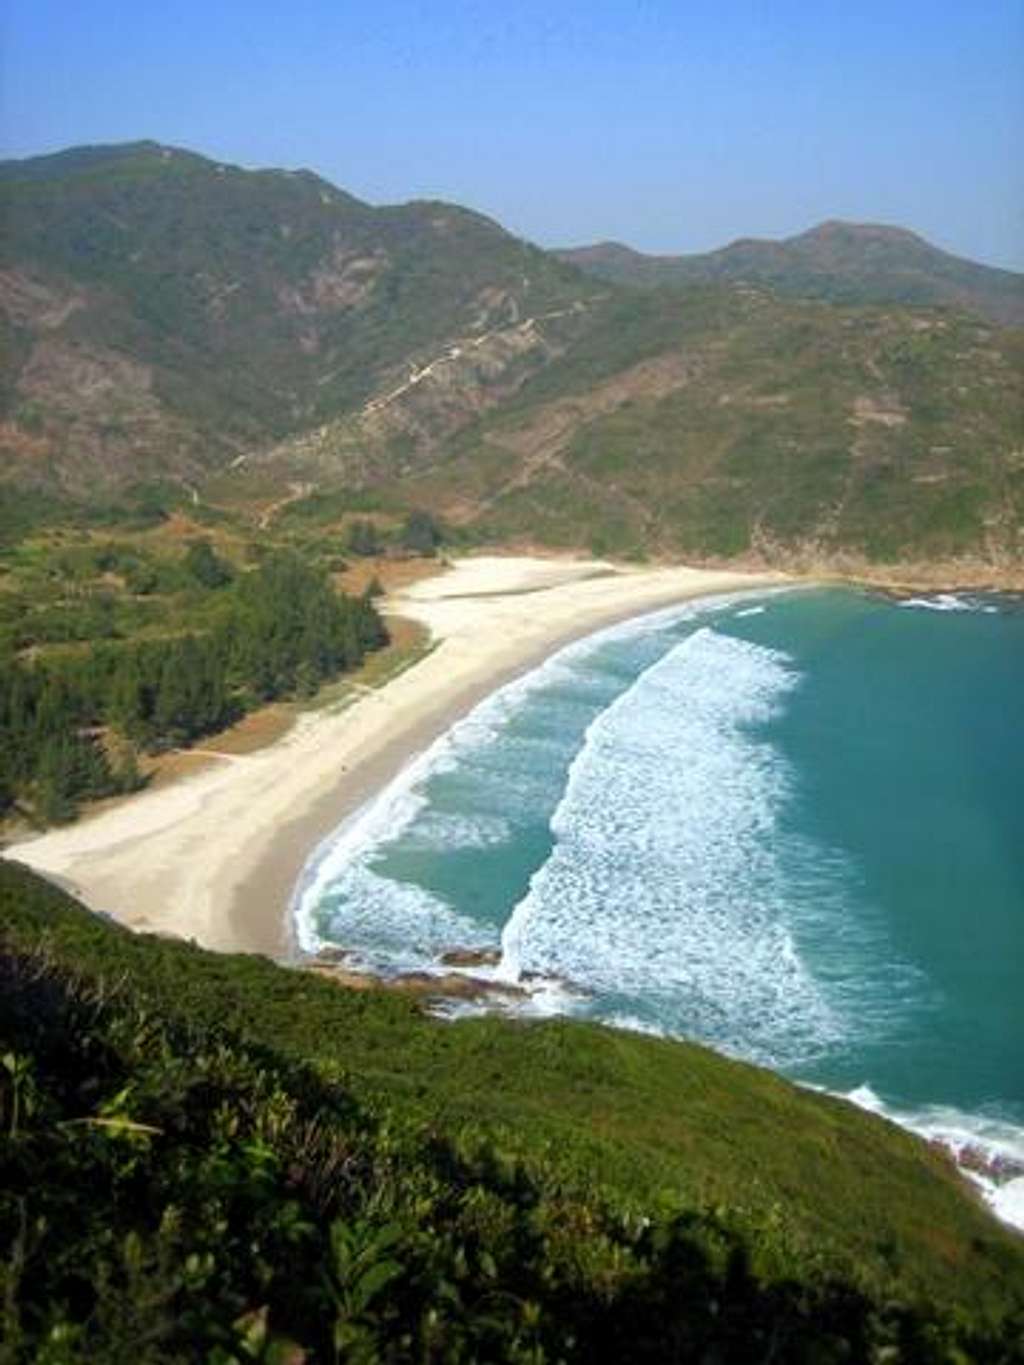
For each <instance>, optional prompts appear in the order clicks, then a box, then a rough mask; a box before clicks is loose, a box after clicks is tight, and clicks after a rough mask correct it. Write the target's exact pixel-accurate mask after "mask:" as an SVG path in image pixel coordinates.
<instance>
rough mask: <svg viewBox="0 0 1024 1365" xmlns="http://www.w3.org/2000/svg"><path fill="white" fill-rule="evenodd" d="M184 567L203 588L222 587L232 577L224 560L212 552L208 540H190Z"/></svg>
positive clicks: (228, 565)
mask: <svg viewBox="0 0 1024 1365" xmlns="http://www.w3.org/2000/svg"><path fill="white" fill-rule="evenodd" d="M185 568H186V570H187V571H188V573H190V574H191V575H192V577H193V578H194V579H195V580H196V582H197V583H199V584H201V585H202V587H204V588H211V589H215V588H223V587H226V586H227V584H228V583H230V582H231V580H232V579H233V578H234V576H235V574H234V570H233V569H232V568H231V565H230V564H228V563H227V561H226V560H223V559H221V558H220V556H219V555H217V554H215V553H214V549H213V546H212V545H211V544H210V542H209V541H208V540H192V541H190V542H189V546H188V549H187V550H186V551H185Z"/></svg>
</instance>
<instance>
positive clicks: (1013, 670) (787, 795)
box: [295, 589, 1024, 1225]
mask: <svg viewBox="0 0 1024 1365" xmlns="http://www.w3.org/2000/svg"><path fill="white" fill-rule="evenodd" d="M1022 701H1024V601H1022V600H1021V599H1015V598H1012V597H1008V596H998V595H968V594H959V595H952V594H939V595H936V596H922V597H918V598H911V599H910V600H905V601H902V602H895V601H892V600H890V599H888V598H886V597H884V596H881V595H874V594H869V593H865V592H858V591H853V590H846V589H828V590H810V589H800V590H785V591H771V592H763V591H762V592H759V593H757V594H746V595H741V596H733V597H730V598H719V599H708V600H705V601H703V602H699V603H690V604H686V605H683V606H679V607H674V608H671V609H669V610H666V611H660V612H657V613H655V614H653V615H649V616H646V617H642V618H639V619H637V620H634V621H631V622H629V623H627V624H625V625H620V626H616V627H613V628H611V629H608V630H604V631H601V632H599V633H597V634H596V635H592V636H590V637H588V638H587V639H585V640H581V641H578V642H576V643H574V644H572V645H570V646H568V647H567V648H565V649H562V650H561V651H559V652H558V653H557V654H555V655H554V656H553V657H552V658H550V659H549V660H548V661H547V662H546V663H544V664H543V665H542V666H541V667H539V668H537V669H535V670H534V671H533V672H531V673H529V674H527V675H526V676H524V677H523V678H521V679H519V680H517V681H515V682H513V683H511V684H510V685H508V686H506V687H504V688H502V689H500V690H499V691H498V692H496V693H494V694H493V695H492V696H491V697H489V698H488V699H487V700H486V701H484V702H483V703H482V704H480V705H479V706H477V707H476V709H475V710H474V711H473V712H472V713H471V714H470V715H469V716H467V717H466V718H465V719H464V720H462V721H460V722H459V723H458V724H456V725H455V726H454V727H453V728H452V729H451V730H450V731H449V732H448V733H447V734H446V735H445V736H443V737H442V738H441V739H440V740H438V741H437V742H436V743H435V744H434V745H433V746H432V747H431V748H430V749H429V750H428V751H427V752H426V753H425V754H423V755H421V756H420V757H419V758H418V759H416V760H415V761H414V762H413V763H412V764H410V765H409V767H408V768H407V769H406V770H405V771H404V772H403V773H402V775H401V776H400V777H399V778H398V779H397V780H396V781H395V782H394V783H393V784H392V785H391V786H390V787H388V788H387V789H386V790H385V791H384V792H383V793H381V795H380V796H379V797H377V798H376V799H375V800H374V801H373V802H372V803H370V805H369V806H367V807H366V808H364V809H363V810H362V811H360V812H359V813H358V814H357V815H356V816H355V817H354V818H352V819H351V820H349V821H348V822H347V823H346V824H345V825H344V826H343V827H342V828H341V829H340V830H339V831H337V832H336V833H335V834H334V835H333V836H332V837H331V838H330V839H328V840H326V841H325V842H324V844H322V845H321V847H320V848H319V849H318V850H317V852H316V854H315V856H314V857H313V859H312V860H311V862H310V864H309V866H308V867H307V869H306V874H305V876H304V878H303V882H302V884H301V887H300V889H299V892H298V893H297V896H296V904H295V913H296V922H297V927H298V935H299V940H300V942H301V943H302V945H303V947H305V948H306V949H308V950H310V951H317V950H318V949H319V948H321V947H323V946H324V945H329V944H337V945H340V946H343V947H344V948H345V949H347V950H349V951H350V952H351V953H352V954H353V959H352V960H353V962H354V963H355V964H356V965H359V966H362V967H364V968H366V969H367V970H373V971H377V972H382V973H384V974H391V973H397V972H402V971H409V970H428V971H431V970H433V971H436V970H439V969H442V968H441V964H440V958H441V956H442V955H443V954H445V953H446V952H450V951H451V950H453V949H474V950H481V951H489V952H490V953H491V954H492V955H493V954H499V955H500V956H499V958H498V961H497V963H496V965H493V966H490V967H485V968H481V967H473V968H471V969H469V970H470V971H471V973H472V974H473V975H477V976H479V975H486V974H488V973H490V974H491V975H493V976H495V977H497V978H498V979H499V980H505V981H509V982H517V983H520V984H523V985H525V986H526V987H527V989H528V995H527V997H526V999H525V1001H524V1003H523V1004H522V1006H521V1007H520V1008H522V1009H523V1010H524V1011H526V1012H531V1013H564V1014H569V1015H573V1016H575V1017H579V1018H588V1019H596V1020H600V1021H602V1022H606V1023H610V1024H615V1025H618V1026H621V1027H625V1028H633V1029H639V1030H644V1031H648V1032H654V1033H660V1034H668V1035H674V1036H679V1037H686V1038H692V1039H696V1040H698V1041H701V1042H705V1043H708V1044H709V1045H711V1046H712V1047H715V1048H718V1049H720V1050H722V1051H724V1052H726V1053H729V1054H730V1055H732V1056H736V1057H740V1058H744V1059H747V1060H749V1061H753V1062H756V1063H758V1064H760V1065H764V1066H769V1067H772V1068H774V1069H776V1070H778V1071H779V1072H781V1073H783V1074H784V1075H786V1076H789V1077H790V1078H792V1079H794V1080H796V1081H799V1082H801V1083H803V1084H806V1085H811V1086H816V1087H820V1088H823V1089H827V1090H829V1091H832V1092H834V1093H838V1094H843V1095H846V1096H848V1097H850V1098H851V1099H853V1100H855V1101H856V1102H858V1103H860V1104H862V1105H864V1106H866V1107H868V1108H872V1109H875V1110H877V1111H878V1112H881V1113H885V1114H887V1115H888V1116H889V1117H891V1118H894V1119H896V1120H897V1121H899V1122H901V1123H903V1124H905V1125H906V1126H908V1127H911V1128H914V1129H915V1130H916V1131H919V1132H921V1133H924V1134H926V1135H928V1136H930V1137H934V1138H937V1139H940V1140H943V1141H945V1142H946V1143H947V1144H949V1145H950V1146H951V1147H953V1148H954V1149H956V1150H958V1151H960V1152H961V1154H962V1155H963V1156H964V1159H965V1161H966V1163H967V1164H968V1165H970V1166H973V1167H982V1168H985V1169H982V1170H976V1171H975V1178H976V1179H978V1180H979V1183H981V1184H982V1185H983V1187H984V1189H985V1192H986V1194H987V1196H988V1197H989V1198H990V1200H991V1202H992V1203H993V1205H994V1206H995V1208H996V1211H997V1212H999V1213H1000V1215H1001V1216H1003V1217H1004V1218H1007V1219H1008V1220H1009V1221H1014V1222H1017V1223H1018V1224H1021V1225H1024V983H1022V968H1024V725H1022V723H1021V722H1022V719H1024V715H1022V710H1024V708H1022ZM443 970H450V969H449V968H443ZM993 1163H994V1164H993Z"/></svg>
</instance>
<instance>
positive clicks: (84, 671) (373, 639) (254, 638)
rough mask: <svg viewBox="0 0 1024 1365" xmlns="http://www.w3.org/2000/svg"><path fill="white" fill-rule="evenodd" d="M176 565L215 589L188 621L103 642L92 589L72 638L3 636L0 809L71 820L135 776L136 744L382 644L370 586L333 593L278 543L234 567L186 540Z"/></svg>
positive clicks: (207, 590)
mask: <svg viewBox="0 0 1024 1365" xmlns="http://www.w3.org/2000/svg"><path fill="white" fill-rule="evenodd" d="M182 570H183V572H184V573H185V574H186V575H187V576H190V577H191V579H192V580H193V581H194V582H195V584H196V585H197V586H198V589H199V590H200V592H201V595H202V596H203V598H204V599H205V598H216V601H215V602H213V603H212V605H211V606H209V607H208V609H207V610H206V612H205V615H198V625H197V627H196V628H195V629H189V630H185V631H181V632H175V633H172V634H165V635H136V636H134V637H130V638H127V639H117V638H102V636H103V634H104V632H97V631H96V630H95V624H96V623H95V621H94V620H92V617H96V614H97V612H98V611H99V612H100V613H101V614H102V611H103V608H102V607H97V605H96V602H97V599H96V598H95V597H93V598H90V599H87V600H86V602H85V604H84V606H83V612H82V614H83V615H88V614H89V613H90V612H91V617H90V623H91V625H92V627H93V629H92V630H91V631H90V633H91V634H92V636H93V638H91V639H88V640H87V641H86V642H85V643H84V644H78V645H75V646H67V647H65V648H63V649H59V650H55V649H49V650H24V649H22V650H18V649H17V648H16V647H15V646H16V645H17V643H18V642H17V641H16V640H10V639H8V641H7V647H6V649H5V650H4V651H3V652H0V815H3V814H4V813H5V812H6V811H8V810H9V809H10V808H11V806H12V805H13V804H14V803H15V802H16V801H17V802H19V803H20V804H23V805H24V806H26V807H27V808H28V809H29V810H30V812H31V814H32V816H33V818H34V819H36V820H37V821H38V822H42V823H54V822H60V821H65V820H69V819H72V818H74V816H75V814H76V813H77V810H78V807H79V805H80V803H81V802H83V801H87V800H92V799H96V798H98V797H103V796H109V795H113V794H115V793H117V792H123V791H130V790H132V789H134V788H135V787H137V786H139V785H140V783H141V777H140V774H139V768H138V763H137V755H138V753H139V752H147V753H154V752H159V751H160V750H161V749H167V748H171V747H176V746H181V745H187V744H189V743H191V742H192V741H194V740H195V739H197V738H199V737H200V736H202V735H207V734H210V733H213V732H215V731H218V730H221V729H223V728H224V727H225V726H227V725H229V724H231V723H232V722H233V721H235V720H237V719H238V718H239V717H240V716H241V715H243V714H244V713H245V712H246V711H247V710H249V709H251V708H253V707H256V706H260V705H263V704H264V703H266V702H269V701H273V700H275V699H277V698H281V697H308V696H311V695H312V694H313V693H314V692H315V691H316V690H317V688H318V687H319V686H320V685H321V684H322V683H323V682H325V681H326V680H327V679H330V678H333V677H335V676H337V675H338V674H340V673H343V672H345V671H347V670H349V669H353V668H356V667H358V666H359V664H360V663H361V662H362V660H363V658H364V656H365V654H366V653H367V651H369V650H373V649H376V648H379V647H380V646H381V645H383V644H384V643H385V642H386V639H387V633H386V630H385V627H384V624H383V622H382V620H381V618H380V616H379V614H378V612H377V611H376V609H375V608H374V606H373V603H372V601H371V600H370V594H369V593H366V594H363V595H360V596H356V597H353V596H348V595H346V594H343V593H338V592H336V591H335V590H334V589H333V588H332V586H331V584H330V582H329V579H328V577H327V575H326V573H324V572H322V571H321V570H320V569H318V568H317V567H315V566H312V565H310V564H309V563H307V562H304V560H303V559H302V558H300V557H299V556H298V555H297V554H295V553H293V552H290V551H288V550H277V551H274V552H272V553H270V554H268V555H267V556H266V557H264V558H263V559H262V561H261V562H260V563H259V564H257V565H256V566H255V567H253V568H251V569H248V570H245V571H243V572H237V571H236V570H235V569H234V568H233V566H232V565H231V564H229V563H228V562H227V561H225V560H223V559H221V558H220V557H219V556H218V555H217V554H216V553H215V552H214V550H213V549H212V547H211V546H210V544H209V543H208V542H207V541H205V540H196V541H194V542H193V543H192V544H191V545H190V546H189V547H188V549H187V551H186V553H185V556H184V562H183V565H182ZM126 572H127V571H126ZM146 572H147V569H146V566H145V565H142V566H141V567H139V568H137V569H136V570H135V573H136V576H137V581H136V582H135V584H134V586H135V587H136V588H146V587H147V586H149V585H148V584H147V583H145V582H142V581H141V579H140V578H139V575H142V574H145V573H146ZM149 572H151V571H149ZM140 595H141V594H140ZM102 600H103V599H102V598H101V599H99V601H100V602H102ZM73 610H74V609H73V608H72V609H71V611H72V612H73ZM108 610H109V609H108ZM157 610H159V606H158V604H157ZM51 615H52V614H51ZM112 633H113V632H110V634H111V635H112ZM97 634H98V635H99V636H100V638H96V636H97ZM66 638H67V636H66V635H65V639H66ZM72 638H73V637H72Z"/></svg>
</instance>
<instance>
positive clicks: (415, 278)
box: [0, 142, 593, 491]
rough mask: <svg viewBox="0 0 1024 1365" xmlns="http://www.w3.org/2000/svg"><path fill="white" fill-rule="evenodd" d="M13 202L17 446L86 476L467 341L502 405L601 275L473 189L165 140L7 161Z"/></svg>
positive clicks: (331, 406) (9, 259) (38, 472)
mask: <svg viewBox="0 0 1024 1365" xmlns="http://www.w3.org/2000/svg"><path fill="white" fill-rule="evenodd" d="M0 204H2V218H0V318H2V320H3V321H2V328H0V345H2V348H3V357H4V363H3V386H2V389H0V403H2V405H3V411H2V416H3V417H4V418H6V424H5V427H4V433H3V444H2V445H0V452H2V453H3V455H4V456H5V463H7V465H8V472H9V473H10V472H11V471H12V470H13V472H14V473H15V474H16V475H17V476H19V477H20V478H22V479H31V478H33V477H34V478H36V479H38V480H41V481H45V480H46V479H51V480H55V481H56V482H57V483H58V484H60V485H63V486H66V487H70V488H71V489H72V490H75V491H82V490H89V489H91V488H95V486H96V484H97V483H101V484H102V483H103V482H108V483H116V482H118V481H119V480H123V479H125V478H126V477H136V478H138V477H140V476H141V477H145V476H147V475H154V474H159V473H162V472H169V473H171V474H173V475H187V476H189V477H194V476H195V475H197V474H200V473H201V472H202V471H203V470H204V469H209V468H211V467H217V466H218V465H222V464H224V463H226V462H227V461H228V460H230V459H231V458H234V457H236V456H237V455H239V454H240V453H244V452H245V451H248V450H251V449H253V448H254V447H258V446H260V445H262V444H265V443H267V442H269V441H273V440H276V439H280V438H281V437H283V436H285V435H287V434H288V433H290V432H294V431H299V430H308V429H310V428H315V427H316V426H317V425H318V424H319V423H322V422H323V421H324V420H325V419H328V418H331V417H333V416H335V415H337V414H338V413H340V412H346V411H351V410H355V409H357V408H358V407H359V405H361V404H362V403H363V402H364V401H366V400H367V399H368V398H369V397H371V396H372V395H373V394H375V393H377V392H378V391H381V390H384V391H387V390H388V389H389V388H393V387H395V386H397V385H400V384H401V383H403V382H404V381H405V380H406V379H407V378H408V377H409V374H410V371H415V369H416V367H417V365H419V364H421V363H425V361H426V359H428V358H430V359H432V358H434V357H435V356H436V355H437V354H438V353H439V352H444V351H445V350H453V349H458V348H459V345H460V344H461V345H462V346H465V347H468V348H471V349H472V351H473V353H474V354H473V357H472V361H473V363H474V364H475V365H476V367H477V368H478V369H479V370H480V371H481V375H483V376H485V379H486V384H484V383H483V382H481V384H478V386H477V387H478V388H481V389H482V388H484V387H486V390H487V391H486V393H483V392H481V393H480V394H479V395H478V396H477V398H476V401H477V403H478V405H484V404H486V403H487V402H490V401H494V399H495V398H496V397H499V396H500V395H502V394H503V393H506V392H509V391H511V390H512V389H514V388H515V386H516V384H517V383H518V382H519V381H520V379H521V376H522V375H523V374H526V373H529V372H530V370H531V369H532V368H534V367H535V366H537V365H538V364H542V363H543V361H544V359H545V357H546V355H547V354H548V352H549V350H551V349H557V346H558V341H557V337H556V336H551V337H549V336H548V335H547V332H546V330H545V329H544V328H543V325H542V324H540V323H535V322H533V321H532V319H533V318H535V317H537V316H540V315H543V314H545V313H547V314H551V313H558V314H560V315H561V316H562V317H565V318H567V319H568V320H569V321H570V322H571V312H567V311H566V310H571V309H572V308H573V307H574V306H575V305H577V304H578V303H580V301H581V300H582V299H583V298H585V296H586V295H587V294H588V293H592V292H593V289H592V287H588V286H587V284H586V282H585V281H584V280H583V279H582V277H580V276H579V275H578V274H577V273H576V272H575V271H573V270H571V269H569V268H568V267H565V266H563V265H561V264H560V263H559V262H557V261H555V260H554V259H553V258H551V257H549V256H547V255H545V254H544V253H543V252H541V251H539V250H538V249H537V248H535V247H531V246H529V245H528V244H526V243H524V242H521V241H519V240H518V239H516V238H514V237H512V236H511V235H510V234H508V233H507V232H505V231H503V230H502V229H501V228H500V227H498V226H497V225H496V224H495V223H492V222H491V221H489V220H488V219H486V218H484V217H482V216H481V215H479V214H476V213H471V212H469V211H468V210H466V209H462V208H458V207H456V206H454V205H450V204H443V203H434V202H419V203H410V204H404V205H400V206H397V207H386V208H372V207H371V206H369V205H367V204H364V203H362V202H360V201H359V200H358V199H355V198H353V197H352V196H351V195H348V194H345V193H343V192H342V191H340V190H338V189H336V188H335V187H334V186H332V185H329V184H328V183H327V182H326V181H324V180H321V179H320V178H319V177H317V176H315V175H313V174H312V173H310V172H308V171H296V172H290V171H244V170H240V169H239V168H237V167H234V166H227V165H223V164H220V163H216V162H213V161H209V160H207V159H205V158H203V157H200V156H197V155H195V154H193V153H190V152H185V151H181V150H179V149H176V148H171V147H163V146H160V145H158V144H156V143H151V142H141V143H133V144H129V145H125V146H115V147H91V148H79V149H74V150H71V151H67V152H62V153H58V154H56V155H54V156H47V157H39V158H33V159H30V160H27V161H18V162H7V163H4V164H3V165H2V166H0ZM557 322H558V319H556V320H555V321H554V324H553V328H552V331H553V332H557Z"/></svg>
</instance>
